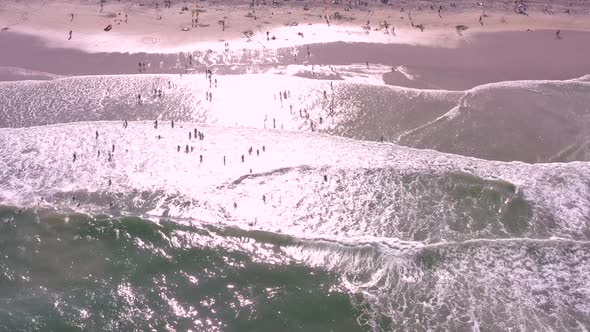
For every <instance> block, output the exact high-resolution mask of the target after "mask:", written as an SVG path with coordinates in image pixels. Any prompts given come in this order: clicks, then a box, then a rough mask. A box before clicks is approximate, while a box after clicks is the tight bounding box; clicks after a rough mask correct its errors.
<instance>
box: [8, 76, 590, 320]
mask: <svg viewBox="0 0 590 332" xmlns="http://www.w3.org/2000/svg"><path fill="white" fill-rule="evenodd" d="M361 67H362V65H360V66H340V67H338V68H337V70H336V71H338V73H339V76H338V78H339V79H338V80H332V76H330V75H331V74H330V72H331V69H330V68H327V67H319V66H318V67H317V69H315V68H314V74H313V75H316V73H317V75H320V77H321V78H323V79H317V77H316V76H313V77H315V79H310V78H309V77H308V76H309V75H311V74H310V71H311V68H309V67H306V68H303V67H297V66H285V67H284V68H282V69H280V70H279V69H276V70H274V71H272V72H266V69H265V72H252V73H248V74H240V75H231V74H227V75H213V79H214V80H217V81H216V82H215V81H211V83H210V82H209V80H207V79H206V78H205V74H204V73H195V74H185V75H182V76H180V75H169V74H145V75H113V76H92V75H91V76H78V77H57V78H51V79H49V80H45V81H36V80H21V81H14V82H0V127H1V128H0V188H1V189H0V248H1V250H0V267H1V268H0V330H6V331H17V330H18V331H38V330H53V331H66V330H72V331H77V330H84V331H103V330H124V331H146V330H156V331H162V330H177V331H188V330H192V331H380V330H383V331H389V330H411V331H426V330H452V331H466V330H484V331H485V330H515V331H524V330H548V329H554V330H580V331H582V330H585V329H588V327H590V318H589V317H590V282H589V280H590V278H589V277H590V244H589V242H588V240H589V238H590V226H589V225H590V163H589V162H588V161H589V160H590V157H589V156H590V144H589V143H588V142H590V139H589V137H590V133H589V130H590V129H589V128H590V125H589V122H590V118H589V117H588V112H587V105H588V102H589V96H590V82H589V81H588V77H582V78H579V79H573V80H564V81H513V82H501V83H493V84H488V85H484V86H479V87H476V88H473V89H470V90H467V91H446V90H418V89H409V88H400V87H391V86H385V85H378V84H375V83H374V82H375V81H376V80H378V79H379V78H380V77H381V76H380V75H381V74H380V73H381V72H382V71H386V70H387V69H386V68H381V67H373V68H372V69H370V70H368V71H364V70H361ZM209 93H211V96H210V95H209ZM205 96H207V97H205ZM584 105H586V106H584ZM532 118H534V119H535V121H536V122H535V123H532V122H531V119H532ZM195 133H197V134H201V135H197V136H195ZM199 136H202V139H201V138H199Z"/></svg>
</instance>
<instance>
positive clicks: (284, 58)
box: [0, 31, 590, 90]
mask: <svg viewBox="0 0 590 332" xmlns="http://www.w3.org/2000/svg"><path fill="white" fill-rule="evenodd" d="M562 35H563V39H561V40H556V39H555V38H554V34H553V32H552V31H534V32H518V31H504V32H493V33H479V34H476V35H474V36H472V37H470V38H469V40H466V41H463V42H461V43H460V45H458V46H457V47H453V48H446V47H435V46H424V45H408V44H382V43H344V42H332V43H323V44H312V45H304V46H299V47H295V50H296V51H297V52H298V53H299V54H300V56H299V58H298V59H295V58H294V57H293V55H292V53H293V48H283V49H278V50H272V51H268V53H265V51H252V53H250V54H248V53H245V52H244V51H243V50H230V52H229V53H228V54H227V55H226V57H225V58H221V61H220V59H219V57H211V58H207V51H206V50H200V51H199V50H197V51H194V52H191V53H192V54H194V55H195V61H194V62H193V63H192V64H189V56H188V54H152V53H131V54H129V53H120V52H112V53H106V52H98V53H87V52H83V51H81V50H76V49H67V48H52V47H48V46H46V45H45V44H44V43H43V40H42V39H40V38H38V37H32V36H28V35H23V34H17V33H13V32H5V33H1V34H0V45H10V47H4V48H3V49H4V50H3V52H1V53H0V66H6V67H17V68H26V69H29V70H35V71H40V72H49V73H52V74H56V75H64V76H75V75H111V74H137V73H138V69H137V64H138V62H140V61H141V62H145V63H147V64H148V65H149V67H148V69H147V70H146V73H150V74H160V73H169V74H178V73H187V72H188V73H190V72H193V71H197V72H200V71H203V70H204V69H205V68H206V67H207V68H213V69H215V70H216V72H217V73H240V67H248V68H254V67H256V68H258V69H259V70H260V71H263V70H264V69H265V68H271V67H275V66H284V65H290V64H303V65H308V66H309V67H310V70H311V65H315V66H330V65H350V64H364V63H366V62H369V67H371V66H372V65H374V64H380V65H385V66H387V67H390V68H391V69H394V70H393V71H392V70H391V69H390V70H388V71H386V72H384V73H383V80H384V83H386V84H389V85H396V86H403V87H410V88H420V89H444V90H466V89H470V88H473V87H475V86H478V85H482V84H486V83H493V82H500V81H512V80H565V79H573V78H577V77H580V76H583V75H585V74H588V73H590V58H588V57H587V54H590V43H588V42H587V41H588V40H590V33H588V32H580V31H563V32H562ZM308 47H309V50H310V56H307V54H306V52H307V49H308ZM236 59H238V60H236ZM254 60H256V64H254ZM236 61H238V62H240V63H241V64H242V65H236ZM16 79H19V78H18V76H15V75H13V74H10V75H8V74H7V73H6V72H4V73H3V72H2V71H0V80H16Z"/></svg>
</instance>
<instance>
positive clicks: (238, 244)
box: [0, 207, 363, 331]
mask: <svg viewBox="0 0 590 332" xmlns="http://www.w3.org/2000/svg"><path fill="white" fill-rule="evenodd" d="M295 245H296V244H294V243H292V241H291V240H290V239H289V238H282V237H278V236H276V235H269V234H256V233H249V232H244V231H238V230H231V229H229V230H228V229H219V228H216V227H214V226H210V225H195V224H189V223H179V222H178V221H176V222H173V221H169V220H156V221H155V222H154V221H149V220H143V219H140V218H136V217H120V218H111V217H108V216H95V217H90V216H86V215H81V214H63V213H54V212H50V211H33V210H25V211H19V210H18V209H16V208H12V207H1V208H0V253H1V255H0V331H39V330H43V331H104V330H122V331H147V330H152V329H153V330H157V331H162V330H165V329H172V330H177V331H187V330H193V331H360V330H363V328H362V327H361V326H360V325H359V324H358V323H357V321H356V317H358V316H359V313H358V312H357V311H356V310H355V308H354V307H353V306H352V304H351V300H350V297H349V295H348V294H347V293H345V292H344V291H343V290H341V289H340V288H339V287H338V284H339V280H338V279H337V277H336V276H335V275H332V274H330V273H327V272H325V271H321V270H318V269H312V268H309V267H306V266H303V265H302V264H300V263H298V262H294V261H292V260H291V259H290V258H289V257H288V255H287V254H286V252H285V250H287V249H288V248H289V247H293V246H295Z"/></svg>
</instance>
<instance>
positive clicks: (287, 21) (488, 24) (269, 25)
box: [0, 0, 590, 53]
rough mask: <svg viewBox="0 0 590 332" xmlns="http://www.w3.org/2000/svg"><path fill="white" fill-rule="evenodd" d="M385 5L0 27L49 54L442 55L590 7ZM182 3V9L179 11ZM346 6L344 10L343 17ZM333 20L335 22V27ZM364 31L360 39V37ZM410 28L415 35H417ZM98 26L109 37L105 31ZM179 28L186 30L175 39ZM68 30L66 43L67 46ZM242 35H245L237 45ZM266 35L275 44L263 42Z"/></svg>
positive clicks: (34, 6) (12, 18)
mask: <svg viewBox="0 0 590 332" xmlns="http://www.w3.org/2000/svg"><path fill="white" fill-rule="evenodd" d="M393 2H394V5H385V4H383V3H381V2H380V1H375V0H369V1H367V6H365V5H362V4H361V5H355V2H354V1H352V2H351V1H339V3H338V4H335V3H329V2H328V4H327V5H324V2H322V1H277V2H276V4H273V2H272V1H270V0H269V1H266V2H264V3H265V4H263V2H262V1H255V2H254V7H251V6H250V2H249V1H236V0H230V1H227V0H224V1H172V6H171V8H164V2H163V1H154V0H151V1H147V0H144V1H137V0H133V1H125V0H124V1H114V0H108V1H106V2H105V3H104V5H103V6H102V9H101V6H100V4H99V3H100V1H98V0H97V1H83V0H58V1H40V0H27V1H17V0H5V1H2V2H1V3H0V25H1V26H0V28H7V29H8V31H15V32H21V33H26V34H31V35H36V36H41V37H43V38H45V39H46V41H47V42H48V43H49V44H50V45H52V46H61V47H77V48H81V49H84V50H87V51H111V52H112V51H118V52H156V53H161V52H169V51H187V50H190V49H194V48H197V47H203V43H209V45H208V46H211V45H223V43H220V42H219V41H221V40H223V41H232V42H236V41H238V40H241V41H244V42H245V41H246V40H248V39H249V40H251V43H252V44H253V47H260V45H256V44H262V45H263V46H264V47H282V46H289V45H293V44H309V43H318V42H330V41H338V40H340V41H365V42H379V43H409V44H420V45H431V44H435V45H438V46H447V47H452V46H455V45H456V44H457V42H459V41H461V40H464V39H465V38H468V37H469V36H471V35H473V34H474V33H477V32H489V31H526V30H527V29H531V30H553V31H555V30H557V29H560V30H575V31H589V30H590V15H589V13H590V4H588V3H587V2H585V1H571V2H570V1H567V2H565V1H558V2H552V3H553V4H552V6H551V7H548V5H547V4H546V3H545V2H532V1H527V2H526V3H527V4H528V7H527V15H519V14H516V13H515V11H514V2H513V1H494V2H480V4H484V5H483V6H479V5H478V4H477V2H476V1H473V2H472V1H455V4H456V5H455V7H451V6H450V2H448V3H447V2H445V3H442V2H435V1H393ZM349 3H350V4H351V5H349ZM185 4H186V7H187V9H188V10H184V11H183V10H182V7H184V6H185ZM256 4H259V5H256ZM347 7H348V8H351V9H350V10H346V8H347ZM441 7H442V9H441V11H440V15H439V11H438V9H439V8H441ZM195 10H196V11H199V15H198V24H197V26H196V27H195V26H194V24H192V19H193V18H195V17H196V16H194V15H193V11H195ZM566 11H567V12H568V13H566ZM336 13H339V15H340V17H341V18H339V19H337V18H335V17H336V15H337V14H336ZM548 13H553V14H548ZM71 14H74V16H73V19H72V17H71ZM322 16H326V17H327V18H328V19H327V20H326V19H325V18H324V17H322ZM480 17H481V23H480ZM330 18H331V19H330ZM221 21H223V22H224V26H225V29H223V28H222V24H221V23H220V22H221ZM327 21H329V23H330V25H329V26H328V23H327ZM385 21H386V22H387V23H388V24H389V25H390V26H393V27H395V36H393V34H392V33H391V32H390V34H385V29H384V27H383V23H384V22H385ZM367 22H369V27H370V33H367V32H368V29H367V28H364V26H365V25H366V23H367ZM412 23H413V25H414V27H412ZM482 23H483V24H482ZM295 24H296V26H294V25H295ZM420 24H422V26H423V27H424V31H423V32H422V31H421V30H420V29H419V28H417V26H419V25H420ZM108 25H111V26H112V29H111V30H110V31H108V32H105V31H104V30H103V29H104V28H105V27H107V26H108ZM457 25H465V26H467V27H468V29H467V30H466V31H464V32H463V36H465V38H464V37H461V36H459V35H458V34H457V31H456V26H457ZM183 28H185V29H188V30H189V31H182V29H183ZM390 29H391V28H390ZM70 30H72V39H71V40H68V38H69V31H70ZM246 31H251V32H252V33H253V36H252V37H251V38H244V32H246ZM267 31H269V32H270V34H269V36H272V35H275V36H276V38H277V39H276V40H274V41H269V42H267V40H266V37H267V36H266V32H267ZM299 32H302V33H303V34H304V37H301V36H300V35H298V33H299Z"/></svg>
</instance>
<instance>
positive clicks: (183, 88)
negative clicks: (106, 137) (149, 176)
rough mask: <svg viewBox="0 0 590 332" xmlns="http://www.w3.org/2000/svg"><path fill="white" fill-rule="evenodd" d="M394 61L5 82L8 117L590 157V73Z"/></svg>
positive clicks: (0, 121) (6, 121)
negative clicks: (410, 77) (490, 76)
mask: <svg viewBox="0 0 590 332" xmlns="http://www.w3.org/2000/svg"><path fill="white" fill-rule="evenodd" d="M389 70H390V69H388V68H386V67H383V66H373V67H370V68H369V69H365V68H364V67H363V66H356V65H351V66H324V67H317V66H286V67H279V68H277V69H273V70H271V71H269V72H268V73H266V74H248V75H213V79H211V80H208V79H207V78H206V75H205V74H204V73H203V74H191V75H183V76H180V75H123V76H82V77H71V78H60V79H55V80H51V81H17V82H0V126H2V127H28V126H38V125H47V124H55V123H63V122H72V121H100V120H125V119H126V120H155V119H160V120H175V121H192V122H199V123H206V124H216V125H223V126H242V127H252V128H269V129H283V130H290V131H308V132H309V131H316V132H323V133H328V134H333V135H339V136H344V137H349V138H354V139H360V140H369V141H381V140H383V141H388V142H394V143H397V144H401V145H405V146H410V147H416V148H421V149H434V150H437V151H441V152H446V153H454V154H459V155H464V156H472V157H477V158H483V159H489V160H502V161H512V160H518V161H524V162H529V163H542V162H568V161H576V160H577V161H588V160H590V131H589V130H590V129H589V128H590V123H589V119H590V117H589V116H588V115H589V112H590V110H589V109H588V106H587V105H588V103H590V98H589V96H590V83H589V82H588V80H587V79H585V78H584V77H582V78H580V79H575V80H569V81H515V82H501V83H493V84H487V85H483V86H479V87H476V88H473V89H470V90H466V91H463V92H460V91H444V90H418V89H409V88H401V87H391V86H385V85H383V84H379V80H381V78H380V76H381V75H383V73H387V72H388V71H389ZM246 87H247V88H246ZM251 87H252V88H251ZM533 119H534V121H533Z"/></svg>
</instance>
